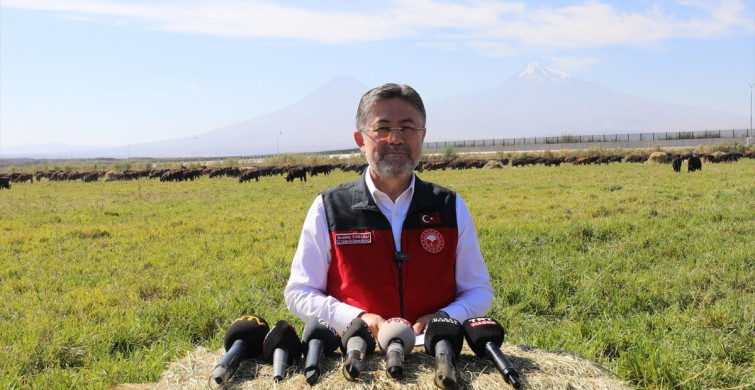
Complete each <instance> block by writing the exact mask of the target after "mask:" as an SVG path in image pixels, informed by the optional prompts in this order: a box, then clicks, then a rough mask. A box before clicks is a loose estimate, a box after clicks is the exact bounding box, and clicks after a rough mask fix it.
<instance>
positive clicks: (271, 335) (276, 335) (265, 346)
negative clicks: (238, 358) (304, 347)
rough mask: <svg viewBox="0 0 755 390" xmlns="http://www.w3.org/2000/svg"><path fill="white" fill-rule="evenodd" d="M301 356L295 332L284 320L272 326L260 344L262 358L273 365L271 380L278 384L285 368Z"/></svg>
mask: <svg viewBox="0 0 755 390" xmlns="http://www.w3.org/2000/svg"><path fill="white" fill-rule="evenodd" d="M300 356H301V341H299V336H297V335H296V330H295V329H294V327H293V325H291V324H290V323H289V322H288V321H286V320H280V321H278V322H276V323H275V325H273V327H272V328H271V329H270V332H268V333H267V336H265V340H264V341H263V342H262V357H263V358H264V359H265V361H267V362H268V363H272V365H273V380H275V382H280V381H281V380H283V378H285V377H286V367H288V366H291V365H292V364H294V360H296V359H299V357H300Z"/></svg>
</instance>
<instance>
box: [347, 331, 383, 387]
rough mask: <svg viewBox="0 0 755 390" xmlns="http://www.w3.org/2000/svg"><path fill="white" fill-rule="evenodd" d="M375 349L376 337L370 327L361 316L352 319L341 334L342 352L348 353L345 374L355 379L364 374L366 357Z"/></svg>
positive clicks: (348, 377) (352, 379) (350, 378)
mask: <svg viewBox="0 0 755 390" xmlns="http://www.w3.org/2000/svg"><path fill="white" fill-rule="evenodd" d="M374 351H375V338H374V337H373V336H372V332H370V327H369V326H367V323H366V322H364V320H363V319H361V318H358V317H357V318H354V319H353V320H351V322H350V323H349V325H348V326H347V327H346V330H344V331H343V336H341V353H343V354H344V355H346V361H345V362H344V363H343V376H344V377H345V378H346V379H348V380H350V381H355V380H357V379H358V378H359V376H360V375H361V374H362V367H363V366H364V358H365V356H367V355H368V354H371V353H372V352H374Z"/></svg>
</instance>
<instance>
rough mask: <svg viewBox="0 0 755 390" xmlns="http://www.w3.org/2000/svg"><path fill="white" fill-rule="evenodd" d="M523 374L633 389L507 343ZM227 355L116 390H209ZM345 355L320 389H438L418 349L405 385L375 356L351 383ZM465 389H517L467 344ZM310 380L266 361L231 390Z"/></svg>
mask: <svg viewBox="0 0 755 390" xmlns="http://www.w3.org/2000/svg"><path fill="white" fill-rule="evenodd" d="M501 349H502V350H503V352H504V353H505V354H506V356H507V357H508V358H509V360H511V362H512V364H513V365H514V367H515V368H516V369H517V371H518V372H519V374H520V377H521V379H522V381H523V382H524V386H523V388H526V389H545V390H555V389H603V390H627V389H630V388H631V387H629V385H627V384H626V383H625V382H622V381H620V380H618V379H616V378H615V375H613V374H611V373H610V372H609V371H607V370H606V369H604V368H602V367H601V366H599V365H597V364H594V363H592V362H590V361H588V360H587V359H584V358H582V357H579V356H577V355H575V354H573V353H569V352H548V351H543V350H540V349H537V348H532V347H527V346H523V347H517V346H513V345H509V344H504V345H503V346H502V348H501ZM223 353H224V351H223V350H218V351H215V352H211V351H208V350H206V349H204V348H197V349H195V350H194V351H190V352H188V353H187V355H186V357H184V358H183V359H180V360H179V361H177V362H174V363H172V364H170V366H169V367H168V369H167V370H166V371H165V372H164V373H163V374H162V376H161V379H160V382H159V383H153V384H143V385H136V384H125V385H120V386H118V387H115V388H114V389H113V390H173V389H176V390H178V389H181V390H184V389H197V390H199V389H207V388H208V386H209V384H208V383H209V376H210V374H211V373H212V371H213V369H214V368H215V365H216V364H217V362H218V361H219V360H220V359H221V358H222V357H223ZM342 364H343V359H342V355H340V354H336V355H334V356H332V357H326V358H325V359H324V361H323V367H322V369H323V374H322V375H321V376H320V380H319V381H318V382H317V383H316V384H315V385H314V387H315V388H318V389H322V390H344V389H359V390H367V389H400V388H405V387H407V386H408V387H411V388H413V389H422V390H435V389H437V388H436V387H435V385H434V384H433V376H434V366H435V358H434V357H432V356H429V355H427V354H426V353H425V352H424V347H422V346H418V347H416V348H415V349H414V351H413V353H412V354H410V355H409V356H407V357H406V361H405V362H404V367H405V368H406V376H405V377H404V378H403V379H401V380H398V381H396V380H393V379H391V378H389V377H388V376H387V374H386V372H385V356H384V355H382V354H380V353H375V354H373V355H371V356H370V357H368V359H367V362H366V367H365V369H364V371H363V372H362V378H361V380H360V381H358V382H349V381H347V380H346V379H344V377H343V375H342V374H341V368H342ZM456 371H457V379H458V381H459V387H458V388H459V389H471V390H487V389H513V387H511V386H510V385H508V384H506V383H505V382H504V380H503V377H502V376H501V374H500V373H499V372H498V371H497V370H496V368H495V366H494V365H493V363H492V362H491V361H489V360H487V359H480V358H478V357H476V356H475V355H474V353H473V352H472V351H471V350H470V349H469V347H468V346H467V345H466V344H465V345H464V350H462V354H461V356H460V357H459V359H458V361H457V364H456ZM310 388H311V387H310V386H309V385H308V384H307V382H306V381H305V379H304V373H303V361H300V363H299V365H298V366H294V367H290V368H289V369H288V372H287V377H286V379H284V380H283V381H281V382H280V383H277V384H276V383H274V382H273V368H272V366H270V365H267V364H264V363H263V362H261V361H260V360H257V359H253V360H250V361H245V362H243V363H242V364H241V366H240V367H239V369H238V371H237V372H236V374H235V375H234V376H233V377H232V378H231V380H230V381H229V383H228V386H226V389H233V390H242V389H271V390H272V389H280V390H286V389H310Z"/></svg>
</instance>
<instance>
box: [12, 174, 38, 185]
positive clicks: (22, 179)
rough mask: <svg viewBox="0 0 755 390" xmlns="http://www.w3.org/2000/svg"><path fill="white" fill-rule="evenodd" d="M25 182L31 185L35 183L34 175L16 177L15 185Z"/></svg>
mask: <svg viewBox="0 0 755 390" xmlns="http://www.w3.org/2000/svg"><path fill="white" fill-rule="evenodd" d="M25 181H28V182H29V183H34V175H32V174H31V173H22V174H20V175H18V176H16V178H15V179H13V182H14V183H23V182H25Z"/></svg>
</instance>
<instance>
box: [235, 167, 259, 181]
mask: <svg viewBox="0 0 755 390" xmlns="http://www.w3.org/2000/svg"><path fill="white" fill-rule="evenodd" d="M252 179H254V181H260V170H259V169H257V168H249V169H246V170H244V172H242V173H241V177H239V183H243V182H245V181H251V180H252Z"/></svg>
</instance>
